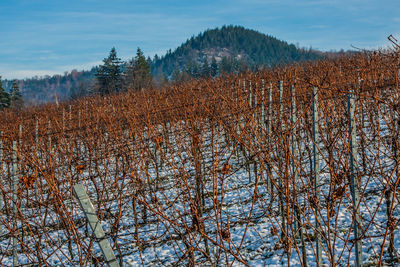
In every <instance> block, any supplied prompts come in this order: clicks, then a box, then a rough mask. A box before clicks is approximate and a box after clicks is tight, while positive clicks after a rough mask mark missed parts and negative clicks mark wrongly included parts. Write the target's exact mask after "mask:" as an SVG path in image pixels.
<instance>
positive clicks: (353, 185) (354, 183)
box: [348, 90, 362, 267]
mask: <svg viewBox="0 0 400 267" xmlns="http://www.w3.org/2000/svg"><path fill="white" fill-rule="evenodd" d="M354 111H355V95H354V92H353V91H352V90H351V91H350V93H349V94H348V112H349V139H350V140H349V141H350V157H349V161H350V162H349V168H350V169H349V171H350V173H349V175H350V189H351V195H352V199H353V212H354V227H353V230H354V239H355V241H356V246H355V248H356V255H355V256H356V263H355V266H357V267H359V266H362V242H361V240H360V237H361V235H360V222H361V221H360V214H359V203H360V195H359V191H358V172H357V143H356V125H355V120H354Z"/></svg>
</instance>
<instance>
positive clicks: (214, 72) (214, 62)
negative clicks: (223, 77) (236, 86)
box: [211, 56, 218, 77]
mask: <svg viewBox="0 0 400 267" xmlns="http://www.w3.org/2000/svg"><path fill="white" fill-rule="evenodd" d="M217 74H218V63H217V60H216V59H215V57H214V56H213V57H212V60H211V77H215V76H217Z"/></svg>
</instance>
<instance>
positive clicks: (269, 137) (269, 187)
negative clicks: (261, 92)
mask: <svg viewBox="0 0 400 267" xmlns="http://www.w3.org/2000/svg"><path fill="white" fill-rule="evenodd" d="M267 123H268V124H267V136H268V138H267V141H268V146H270V145H271V141H272V138H271V134H272V126H271V123H272V82H270V83H269V87H268V122H267ZM267 168H268V178H267V188H268V189H269V191H270V192H271V193H272V189H273V188H272V182H271V177H270V175H271V166H270V163H269V162H267Z"/></svg>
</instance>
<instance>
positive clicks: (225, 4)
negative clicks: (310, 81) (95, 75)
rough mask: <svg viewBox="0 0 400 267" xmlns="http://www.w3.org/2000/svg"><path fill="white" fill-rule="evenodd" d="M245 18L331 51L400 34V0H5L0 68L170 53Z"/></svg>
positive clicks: (23, 71)
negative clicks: (200, 35)
mask: <svg viewBox="0 0 400 267" xmlns="http://www.w3.org/2000/svg"><path fill="white" fill-rule="evenodd" d="M229 24H233V25H241V26H244V27H246V28H251V29H255V30H258V31H260V32H262V33H266V34H269V35H272V36H275V37H277V38H278V39H281V40H285V41H288V42H289V43H294V44H299V45H300V46H301V47H310V46H311V47H313V48H316V49H320V50H323V51H329V50H339V49H342V48H343V49H345V50H347V49H351V45H354V46H356V47H360V48H367V49H371V48H379V47H386V46H388V45H389V42H388V41H387V39H386V38H387V36H388V35H389V34H394V36H396V37H399V39H400V27H399V25H400V1H399V0H376V1H371V0H347V1H344V0H336V1H334V0H325V1H321V0H304V1H303V0H282V1H278V0H230V1H221V0H212V1H210V0H206V1H190V0H186V1H181V0H179V1H170V0H162V1H161V0H160V1H155V0H146V1H145V0H143V1H137V0H130V1H128V0H112V1H111V0H68V1H64V0H47V1H44V0H0V75H1V76H3V78H7V79H13V78H25V77H32V76H35V75H38V76H42V75H46V74H48V75H52V74H56V73H63V72H64V71H71V70H72V69H78V70H81V69H90V67H91V66H94V65H97V64H100V63H101V61H102V59H103V58H104V57H106V56H107V55H108V53H109V51H110V49H111V48H112V47H113V46H115V47H116V49H117V52H118V55H119V56H120V57H121V58H122V59H124V60H127V59H129V58H131V57H132V56H134V55H135V52H136V49H137V47H140V48H141V49H142V50H143V51H144V53H145V54H146V55H149V56H154V54H156V53H157V54H159V55H162V54H164V53H165V52H166V50H168V49H172V50H173V49H175V48H176V47H177V46H179V45H180V44H181V43H182V42H184V41H185V40H186V39H187V38H189V37H191V36H193V35H197V34H198V33H200V32H202V31H204V30H206V29H208V28H215V27H221V26H222V25H229Z"/></svg>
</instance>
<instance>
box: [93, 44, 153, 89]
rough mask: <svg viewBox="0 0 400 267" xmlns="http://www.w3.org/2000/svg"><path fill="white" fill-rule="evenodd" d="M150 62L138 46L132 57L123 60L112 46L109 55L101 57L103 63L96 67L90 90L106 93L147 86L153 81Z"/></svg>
mask: <svg viewBox="0 0 400 267" xmlns="http://www.w3.org/2000/svg"><path fill="white" fill-rule="evenodd" d="M150 64H151V60H149V59H146V57H145V56H144V54H143V52H142V50H141V49H140V48H138V49H137V51H136V56H135V57H134V58H132V59H131V60H129V61H128V62H123V61H122V60H121V59H120V58H119V57H118V56H117V51H116V49H115V47H113V48H112V49H111V51H110V54H109V56H108V57H106V58H104V59H103V64H102V65H100V66H99V67H98V69H97V72H96V74H95V77H96V83H95V85H94V87H93V90H92V91H93V93H96V94H100V95H107V94H111V93H119V92H126V91H130V90H135V91H139V90H142V89H144V88H149V87H151V86H152V81H153V76H152V75H151V73H150Z"/></svg>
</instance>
